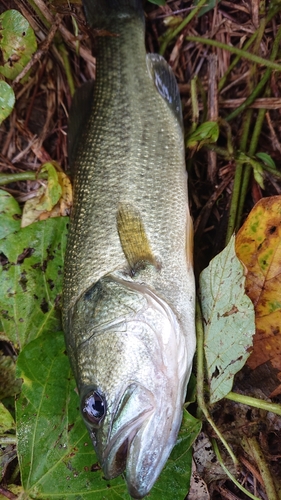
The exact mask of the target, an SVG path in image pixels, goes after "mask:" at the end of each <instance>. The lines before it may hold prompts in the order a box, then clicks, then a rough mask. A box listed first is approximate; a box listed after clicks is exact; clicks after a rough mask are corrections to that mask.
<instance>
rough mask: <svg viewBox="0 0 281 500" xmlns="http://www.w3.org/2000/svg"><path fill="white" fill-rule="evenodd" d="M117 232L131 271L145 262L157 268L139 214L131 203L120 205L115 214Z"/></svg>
mask: <svg viewBox="0 0 281 500" xmlns="http://www.w3.org/2000/svg"><path fill="white" fill-rule="evenodd" d="M117 230H118V234H119V238H120V242H121V246H122V249H123V252H124V254H125V257H126V259H127V261H128V264H129V266H130V268H131V270H133V271H134V270H136V269H137V268H138V267H139V266H140V265H142V263H145V262H146V263H147V262H149V263H150V264H152V265H154V266H155V267H156V268H159V264H158V263H157V260H156V258H155V257H154V255H153V253H152V250H151V248H150V244H149V241H148V237H147V235H146V232H145V229H144V225H143V222H142V219H141V215H140V212H139V210H137V209H136V208H135V207H134V206H133V205H132V204H131V203H120V205H119V208H118V212H117Z"/></svg>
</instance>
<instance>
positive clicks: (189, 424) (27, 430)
mask: <svg viewBox="0 0 281 500" xmlns="http://www.w3.org/2000/svg"><path fill="white" fill-rule="evenodd" d="M18 376H19V377H22V378H23V381H24V384H23V389H22V393H21V396H20V398H19V399H18V400H17V402H16V406H17V425H18V450H19V457H20V468H21V474H22V481H23V485H24V488H25V491H26V493H27V494H28V495H29V496H30V497H32V498H35V499H36V498H38V499H39V498H43V497H44V498H48V500H51V499H52V498H54V499H55V498H59V499H60V500H64V499H65V500H71V499H72V498H73V500H74V499H76V498H79V499H81V500H84V499H89V500H90V499H91V500H92V499H93V498H95V500H102V499H106V500H117V499H118V500H119V499H120V498H123V499H124V500H125V499H128V500H129V498H130V497H129V495H128V493H127V489H126V485H125V482H124V480H123V478H122V477H118V478H117V479H114V480H113V481H107V480H105V479H104V477H103V473H102V471H101V469H100V467H99V465H98V463H97V458H96V455H95V453H94V450H93V447H92V444H91V442H90V440H89V437H88V432H87V431H86V428H85V425H84V423H83V421H82V418H81V416H80V414H79V398H78V395H77V393H76V391H75V383H74V380H73V377H72V374H71V371H70V366H69V362H68V358H67V356H66V353H65V344H64V338H63V334H62V333H61V332H57V333H51V334H50V333H48V334H46V335H45V333H44V334H43V335H41V336H40V337H39V338H38V339H36V340H34V341H33V342H31V343H29V344H28V345H27V346H26V347H25V348H24V350H23V351H22V353H21V354H20V356H19V359H18ZM200 425H201V424H200V422H199V421H198V420H196V419H195V418H194V417H192V416H191V415H189V414H188V413H187V412H185V413H184V420H183V424H182V427H181V430H180V433H179V437H178V443H177V445H176V447H175V448H174V450H173V452H172V455H171V457H170V459H169V460H168V463H167V466H166V468H165V469H164V471H163V473H162V475H161V477H160V479H159V480H158V481H157V483H156V486H155V487H154V488H153V490H152V492H151V493H150V498H151V499H152V500H165V499H166V500H170V499H171V498H177V499H179V500H181V499H182V500H183V499H184V498H185V495H186V493H187V491H188V485H189V477H190V469H191V450H190V446H191V444H192V442H193V440H194V439H195V438H196V436H197V434H198V432H199V431H200Z"/></svg>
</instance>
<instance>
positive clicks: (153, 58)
mask: <svg viewBox="0 0 281 500" xmlns="http://www.w3.org/2000/svg"><path fill="white" fill-rule="evenodd" d="M146 64H147V69H148V72H149V74H150V77H151V78H152V80H153V81H154V85H155V87H156V88H157V90H158V92H159V94H160V95H161V96H162V97H163V99H165V101H166V102H167V104H168V106H169V108H170V109H171V111H172V112H173V113H174V115H175V117H176V118H177V120H178V122H179V124H180V126H181V127H183V120H182V109H181V99H180V93H179V88H178V84H177V80H176V78H175V75H174V73H173V70H172V68H171V67H170V66H169V64H168V63H167V61H165V59H164V57H162V56H160V55H159V54H147V56H146Z"/></svg>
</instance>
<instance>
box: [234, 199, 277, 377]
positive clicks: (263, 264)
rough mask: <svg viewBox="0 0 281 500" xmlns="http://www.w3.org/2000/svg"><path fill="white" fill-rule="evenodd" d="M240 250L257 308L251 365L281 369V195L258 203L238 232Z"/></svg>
mask: <svg viewBox="0 0 281 500" xmlns="http://www.w3.org/2000/svg"><path fill="white" fill-rule="evenodd" d="M236 251H237V255H238V257H239V259H240V260H241V261H242V262H243V263H244V264H245V266H246V267H247V269H248V274H247V278H246V290H247V294H248V295H249V297H250V298H251V299H252V301H253V303H254V306H255V311H256V335H255V337H254V349H253V352H252V354H251V356H250V358H249V359H248V365H249V366H250V367H251V368H252V369H254V368H256V367H257V366H259V365H261V364H263V363H266V362H267V361H270V362H271V364H272V366H273V367H274V368H275V369H277V370H278V371H279V372H281V326H280V325H281V277H280V276H281V196H273V197H271V198H263V199H262V200H260V201H259V202H258V203H257V204H256V205H255V207H254V208H253V210H252V211H251V213H250V215H249V216H248V218H247V219H246V221H245V223H244V225H243V226H242V228H241V229H240V231H239V232H238V234H237V237H236ZM280 377H281V373H280Z"/></svg>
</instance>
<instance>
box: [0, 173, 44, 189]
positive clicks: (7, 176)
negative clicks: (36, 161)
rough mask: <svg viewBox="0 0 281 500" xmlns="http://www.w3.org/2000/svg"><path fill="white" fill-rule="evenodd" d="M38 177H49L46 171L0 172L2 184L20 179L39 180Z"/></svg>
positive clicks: (0, 182) (0, 183)
mask: <svg viewBox="0 0 281 500" xmlns="http://www.w3.org/2000/svg"><path fill="white" fill-rule="evenodd" d="M38 179H48V174H47V173H46V172H42V173H41V172H39V173H37V172H21V173H19V174H0V186H5V184H11V182H19V181H37V180H38Z"/></svg>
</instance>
